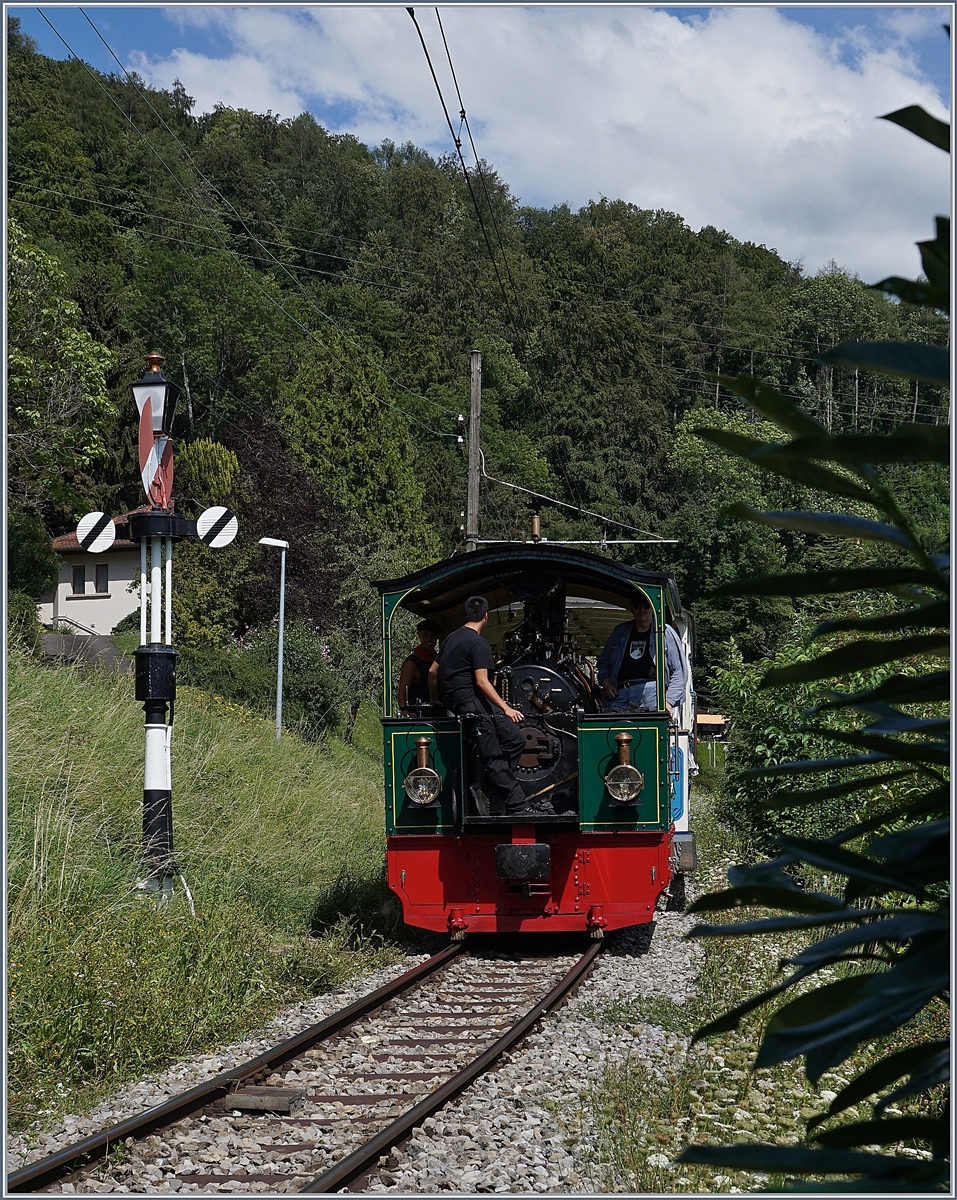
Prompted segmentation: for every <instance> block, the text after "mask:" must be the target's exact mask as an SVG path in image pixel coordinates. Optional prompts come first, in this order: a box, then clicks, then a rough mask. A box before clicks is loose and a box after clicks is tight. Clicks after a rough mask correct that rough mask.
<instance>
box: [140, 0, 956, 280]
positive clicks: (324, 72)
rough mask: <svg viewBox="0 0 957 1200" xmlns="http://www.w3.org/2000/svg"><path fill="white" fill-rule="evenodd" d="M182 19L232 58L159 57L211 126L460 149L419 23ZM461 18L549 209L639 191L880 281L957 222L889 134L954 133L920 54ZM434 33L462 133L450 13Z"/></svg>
mask: <svg viewBox="0 0 957 1200" xmlns="http://www.w3.org/2000/svg"><path fill="white" fill-rule="evenodd" d="M168 11H169V12H170V15H173V14H174V13H175V17H176V19H177V21H178V22H179V24H180V28H181V30H182V32H183V35H184V41H185V42H186V43H187V45H188V43H189V40H190V33H191V31H192V30H193V29H202V30H203V31H204V33H206V34H207V35H208V34H210V33H214V34H215V35H217V36H218V37H220V38H222V39H224V40H225V41H226V42H227V44H228V45H229V46H230V47H231V48H232V53H231V54H230V56H229V57H223V58H220V59H211V58H209V57H203V56H201V55H198V54H195V53H193V52H191V51H190V50H188V49H182V50H177V51H176V52H175V53H174V54H173V55H171V56H170V57H169V58H166V59H162V60H156V59H150V58H148V57H147V56H145V55H140V56H139V57H138V59H137V62H136V64H135V65H136V69H137V70H138V71H139V72H140V73H141V74H142V75H144V77H146V78H147V79H149V80H150V81H151V82H154V83H157V84H162V85H164V86H169V85H170V84H171V83H172V80H173V79H174V78H175V77H177V76H178V77H179V78H180V79H182V81H183V83H184V85H185V86H186V90H187V92H189V93H190V94H191V95H194V96H196V98H197V107H198V109H199V110H201V111H202V110H208V109H209V108H211V107H212V105H213V104H214V103H215V101H216V100H221V101H222V102H224V103H227V104H230V105H236V106H242V107H245V108H251V109H255V110H260V111H262V110H265V109H267V108H271V109H272V110H273V111H278V112H281V113H282V114H283V115H285V116H292V115H295V113H297V112H299V111H301V109H302V108H304V107H308V108H310V109H311V110H312V111H314V112H316V113H317V115H319V117H320V119H323V114H324V113H325V114H326V117H325V120H324V123H328V124H330V125H331V126H332V127H333V128H336V129H337V131H338V132H351V133H354V134H355V135H356V136H358V137H360V138H361V139H363V140H364V141H367V142H369V143H370V144H375V143H377V142H380V141H381V140H382V139H383V138H386V137H389V138H392V139H393V140H395V141H399V142H401V141H405V140H411V141H413V142H415V143H417V144H418V145H422V146H425V147H426V148H428V149H430V150H431V151H432V152H433V153H445V152H447V151H448V150H450V149H451V145H450V140H449V136H448V129H447V127H446V125H445V119H444V116H443V115H442V112H441V109H440V107H439V104H438V98H437V96H436V94H435V88H434V85H433V83H432V80H431V77H430V75H429V72H428V68H427V66H426V63H425V60H424V57H423V55H422V51H421V47H420V46H419V42H418V38H417V36H416V33H415V29H414V27H413V25H412V22H411V21H410V20H409V17H408V15H407V14H406V12H405V10H404V8H401V7H360V6H340V7H317V8H309V9H285V8H276V7H262V8H206V9H201V8H192V7H187V8H179V9H175V10H168ZM940 11H941V10H939V9H938V10H934V12H935V13H936V14H937V16H938V17H939V14H940ZM442 16H443V22H444V25H445V30H446V33H447V35H448V39H449V45H450V48H451V50H452V55H453V60H454V62H455V67H456V72H457V75H458V80H459V84H460V86H461V88H462V92H463V99H464V101H465V104H466V106H467V108H468V112H469V119H470V121H471V124H472V130H473V133H474V134H475V137H476V140H477V143H478V148H479V152H480V153H481V154H482V155H483V157H485V158H486V159H487V160H488V161H489V162H491V163H493V164H494V165H495V166H496V168H497V169H498V170H499V172H500V174H501V176H502V177H503V178H504V179H505V180H507V181H508V182H509V183H510V184H511V186H512V188H513V191H514V192H515V193H516V194H517V195H518V196H520V197H522V198H523V200H524V201H525V202H527V203H533V204H541V205H546V206H548V205H551V204H555V203H560V202H562V201H567V202H568V203H570V204H571V205H572V206H573V207H577V206H578V205H580V204H583V203H585V202H586V201H588V200H589V199H591V198H598V197H599V196H601V195H605V196H608V197H622V198H624V199H626V200H630V201H632V202H633V203H635V204H638V205H640V206H642V207H645V208H666V209H670V210H673V211H676V212H679V213H680V214H681V215H682V216H683V217H684V218H685V219H686V220H687V221H688V222H689V224H691V225H692V226H693V227H694V228H698V227H700V226H702V225H716V226H718V227H719V228H724V229H727V230H728V231H729V232H730V233H732V234H733V235H734V236H735V237H737V238H740V239H742V240H753V241H757V242H764V243H765V244H767V245H770V246H774V247H776V248H777V250H778V251H779V252H780V253H781V254H782V255H783V256H784V257H786V258H788V259H790V260H795V261H796V260H799V259H800V260H802V261H803V262H804V264H805V268H806V269H807V270H810V271H813V270H815V269H817V268H818V267H819V266H820V265H822V264H823V263H825V262H827V261H828V260H830V259H832V258H833V259H836V260H837V261H838V262H839V263H841V264H843V265H845V266H847V267H849V268H850V269H852V270H856V271H858V272H859V273H860V274H861V275H862V277H864V278H866V279H878V278H881V277H883V276H885V275H888V274H913V273H914V272H915V271H917V270H918V269H919V261H918V257H917V252H916V250H915V249H914V247H913V242H914V241H916V240H918V239H920V238H924V237H927V236H928V235H930V234H931V232H932V223H931V218H932V216H933V214H934V213H935V212H941V211H948V210H949V206H950V199H949V191H948V188H949V170H948V164H947V159H946V157H945V155H943V154H942V153H941V152H940V151H938V150H935V149H934V148H933V147H930V146H928V145H927V144H926V143H923V142H920V141H918V140H917V139H916V138H914V137H912V136H911V135H909V134H907V133H905V132H904V131H903V130H901V129H898V128H896V127H894V126H892V125H890V124H889V123H887V122H883V121H878V120H876V119H875V118H876V117H878V116H879V115H880V114H881V113H885V112H889V111H892V110H893V109H895V108H900V107H903V106H904V105H907V104H914V103H919V104H923V105H924V107H925V108H927V109H928V110H929V111H931V112H934V113H935V114H936V115H939V116H941V117H942V118H945V117H946V113H945V112H944V111H943V110H942V108H941V106H940V102H939V100H938V98H937V96H936V94H935V92H934V90H933V88H932V86H931V85H930V84H929V83H928V82H927V81H926V80H923V79H922V78H921V76H920V74H919V72H918V70H917V68H916V67H915V65H914V63H913V61H912V60H911V58H910V55H909V52H908V49H907V46H906V44H904V43H903V42H898V43H897V44H892V45H890V46H888V45H887V44H886V43H885V45H884V46H883V48H881V49H878V48H876V47H875V46H874V45H872V44H871V43H870V42H869V41H868V39H867V35H866V33H865V32H864V31H863V30H861V29H858V30H857V31H856V33H855V44H854V49H855V53H856V62H855V65H854V66H853V67H851V66H848V65H846V64H845V63H842V62H841V59H840V56H839V53H838V46H837V44H836V43H835V42H834V41H833V40H830V39H827V38H824V37H822V36H821V35H819V34H817V33H815V32H814V31H813V30H812V29H810V28H808V27H807V26H805V25H799V24H797V23H796V22H794V21H789V20H788V19H787V14H786V11H785V12H779V11H776V10H774V9H767V8H759V7H750V6H748V7H740V8H723V9H714V10H712V11H711V13H710V14H709V15H708V16H707V17H706V18H699V19H696V20H694V21H692V22H688V21H681V20H679V19H678V18H677V17H675V16H672V15H670V14H668V13H665V12H662V11H659V10H655V9H650V8H639V7H627V6H618V7H607V8H606V7H603V6H593V5H583V6H580V7H558V8H522V7H517V6H503V7H495V8H483V7H466V6H462V7H455V6H450V7H446V8H444V9H443V10H442ZM417 17H418V19H419V21H420V23H421V25H422V28H423V31H424V33H425V36H426V39H427V41H428V43H429V47H430V50H431V52H432V58H433V62H434V63H435V66H436V70H437V72H438V73H439V78H440V82H441V83H442V87H443V90H444V92H445V97H446V102H447V103H448V104H449V107H450V111H451V113H452V115H453V120H455V115H456V111H457V108H458V105H457V102H456V98H455V92H454V89H453V87H452V84H451V80H450V78H449V73H448V64H447V62H446V61H445V54H444V50H443V47H442V42H441V38H440V36H439V33H438V28H437V26H436V23H435V18H434V14H433V10H432V9H426V8H421V9H418V10H417ZM928 19H929V18H928V17H927V16H926V10H924V11H923V12H922V11H920V10H918V11H917V15H915V16H913V17H912V16H909V15H908V14H907V13H906V12H905V13H901V14H900V15H899V18H898V24H897V25H895V26H894V29H895V32H896V33H898V34H899V35H900V36H901V37H915V36H920V35H921V34H922V33H923V30H924V28H925V26H926V22H927V20H928ZM934 19H935V20H936V19H937V18H936V17H935V18H934ZM901 22H903V24H901ZM941 36H943V34H941ZM330 114H331V117H330ZM343 114H345V115H343ZM456 124H457V122H456Z"/></svg>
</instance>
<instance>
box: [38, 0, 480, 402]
mask: <svg viewBox="0 0 957 1200" xmlns="http://www.w3.org/2000/svg"><path fill="white" fill-rule="evenodd" d="M38 11H39V10H38ZM80 12H81V13H83V16H84V17H85V18H86V21H87V23H88V24H89V26H90V28H91V29H92V30H93V32H94V33H95V34H96V36H97V37H98V38H99V39H100V41H101V42H102V43H103V45H104V46H105V47H106V49H107V51H108V52H109V53H110V55H111V56H112V58H113V61H114V62H115V63H116V64H117V66H118V67H119V68H120V70H121V71H122V72H123V74H124V75H125V76H126V78H127V80H128V81H129V83H130V84H131V86H132V87H133V89H134V90H135V91H136V93H137V95H139V96H140V97H141V98H142V99H143V100H144V101H145V102H146V104H147V106H148V107H149V109H150V111H151V112H152V113H153V114H154V115H155V116H156V118H157V120H158V121H160V123H161V124H162V126H163V128H164V129H165V130H166V132H167V133H168V134H169V135H170V137H171V138H172V139H173V141H174V142H175V143H176V145H177V146H179V148H180V150H181V151H182V153H183V154H184V155H185V157H186V160H187V162H188V163H189V164H190V166H191V167H192V168H193V170H194V171H195V172H196V174H197V175H198V176H199V177H200V179H202V180H203V182H204V183H206V184H207V185H208V186H209V187H210V188H212V190H213V191H214V192H215V194H216V195H217V196H218V197H219V198H220V199H221V200H222V201H223V203H224V204H225V205H227V207H228V208H229V209H230V210H231V211H232V212H233V214H234V215H235V217H236V220H237V221H239V223H240V224H241V225H242V227H243V229H244V230H245V231H246V234H247V235H248V237H249V238H250V239H251V240H252V241H254V242H255V243H256V245H258V246H261V248H262V250H263V252H264V253H265V254H266V255H267V256H268V257H269V258H271V259H272V261H273V262H274V263H275V264H276V266H277V267H279V268H280V270H282V271H284V272H285V273H286V274H287V275H288V276H289V278H290V279H291V280H292V281H293V283H294V284H295V285H296V287H297V288H298V289H299V291H300V292H301V294H302V295H303V297H304V299H305V301H306V303H307V304H308V305H309V307H310V308H312V310H313V311H314V312H315V313H316V314H317V316H320V317H322V319H323V320H324V321H327V322H328V323H329V324H330V325H332V327H333V328H334V329H336V330H337V331H338V333H339V335H340V336H341V337H342V338H343V340H344V341H346V342H347V343H348V344H349V345H351V346H353V347H354V348H355V349H357V350H358V351H359V353H360V354H362V355H363V356H364V357H365V358H367V359H368V360H369V361H370V362H373V360H372V359H371V358H370V356H369V354H368V351H367V350H366V349H365V347H364V346H362V345H361V344H360V343H359V342H357V341H355V340H354V339H353V338H351V337H349V335H348V334H347V333H346V331H345V330H344V329H343V328H342V327H341V326H340V325H339V324H338V323H337V322H336V321H335V320H333V318H332V317H330V316H329V314H328V313H326V312H323V311H322V309H321V308H319V307H318V305H316V304H315V303H314V302H313V300H312V299H311V297H310V296H309V295H308V294H307V293H306V292H305V291H304V289H303V287H302V284H301V283H300V282H299V280H298V279H296V277H295V276H294V275H293V274H292V273H291V271H290V270H289V269H288V268H287V267H286V265H285V263H283V262H282V260H281V259H279V258H277V257H276V255H275V254H273V253H272V251H271V250H269V249H268V248H267V247H266V246H265V245H263V244H262V242H260V241H259V239H258V238H257V237H256V235H255V234H253V233H252V232H251V231H250V230H249V227H248V225H247V224H246V222H245V220H244V219H243V217H242V215H241V214H240V213H239V211H238V210H237V209H236V207H235V205H233V204H232V203H231V202H230V201H229V200H228V199H227V198H226V197H225V196H224V195H223V194H222V192H221V191H220V190H219V188H217V187H216V185H215V184H214V183H213V181H212V180H211V179H209V177H208V176H207V175H205V174H204V172H203V171H202V170H201V169H200V167H198V166H197V165H196V162H195V160H194V159H193V157H192V155H191V154H190V153H189V151H188V150H187V149H186V147H185V146H184V145H183V143H182V142H181V141H180V140H179V138H178V137H177V136H176V134H175V132H174V131H173V130H172V129H170V127H169V125H168V124H167V123H166V120H165V119H164V117H163V116H162V115H161V114H160V113H158V112H157V111H156V109H155V108H154V107H153V105H152V104H151V103H150V100H149V97H148V96H146V95H145V94H144V93H143V91H142V89H141V88H139V87H138V86H137V84H136V81H135V80H134V79H133V78H132V77H131V76H130V74H129V72H128V71H127V69H126V68H125V67H124V66H123V64H122V63H121V62H120V60H119V58H117V56H116V54H115V53H114V52H113V49H112V47H111V46H110V45H109V43H108V42H107V40H106V38H104V37H103V35H102V33H100V31H99V30H98V29H97V27H96V26H95V25H94V24H93V22H92V21H91V20H90V18H89V16H88V15H87V13H86V11H85V10H84V9H83V8H80ZM41 15H43V14H42V13H41ZM44 19H46V18H44ZM47 23H48V24H49V22H47ZM51 28H52V26H51ZM54 32H55V31H54ZM57 36H59V34H57ZM61 40H62V39H61ZM64 45H66V43H65V42H64ZM67 48H68V49H69V47H67ZM70 53H71V54H73V51H72V50H71V51H70ZM73 56H74V58H76V55H75V54H74V55H73ZM83 65H84V66H86V64H85V63H84V64H83ZM121 111H122V110H121ZM130 124H133V122H132V121H130ZM144 140H146V139H144ZM149 144H150V143H149V142H147V145H149ZM160 161H162V160H160ZM164 165H165V164H164ZM197 207H198V206H197ZM374 366H375V368H376V369H377V370H378V371H381V373H382V374H383V375H384V376H385V378H386V379H388V380H389V382H390V383H394V384H395V385H396V387H398V388H401V389H402V391H404V392H406V393H407V394H408V395H410V396H415V398H416V399H418V400H425V401H426V403H427V404H432V405H434V406H435V407H436V408H441V409H444V411H445V412H448V413H453V415H457V414H454V412H453V410H452V409H450V408H446V407H445V405H442V404H439V403H438V402H437V401H435V400H432V399H430V398H429V397H428V396H423V395H421V394H420V393H418V392H414V391H413V390H412V389H411V388H409V387H406V385H405V384H404V383H402V382H401V381H400V380H398V379H395V378H394V377H393V376H392V375H390V374H389V372H388V371H387V370H386V369H385V367H383V366H382V364H381V363H374Z"/></svg>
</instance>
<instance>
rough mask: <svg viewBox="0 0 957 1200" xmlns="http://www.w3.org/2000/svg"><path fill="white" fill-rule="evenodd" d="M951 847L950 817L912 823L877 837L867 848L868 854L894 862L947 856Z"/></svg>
mask: <svg viewBox="0 0 957 1200" xmlns="http://www.w3.org/2000/svg"><path fill="white" fill-rule="evenodd" d="M949 848H950V817H943V818H942V819H941V820H939V821H925V822H924V823H923V824H922V825H911V826H910V827H909V828H907V829H898V830H896V831H895V832H894V833H888V834H885V835H884V837H879V838H877V839H875V840H874V841H873V842H871V844H870V845H869V846H868V848H867V852H868V854H876V855H877V857H878V858H885V859H889V860H893V861H894V862H909V861H910V860H911V859H912V858H914V857H921V856H923V855H930V854H938V855H939V854H941V853H942V854H943V856H944V857H945V858H946V857H947V856H948V851H949Z"/></svg>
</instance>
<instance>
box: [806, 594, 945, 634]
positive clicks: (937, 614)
mask: <svg viewBox="0 0 957 1200" xmlns="http://www.w3.org/2000/svg"><path fill="white" fill-rule="evenodd" d="M949 624H950V604H949V602H948V601H947V600H934V601H933V602H932V603H931V604H921V605H920V606H919V607H917V608H908V609H905V610H904V611H903V612H896V613H887V614H886V615H885V616H881V617H841V618H837V619H835V620H833V621H822V622H821V623H820V625H818V626H816V628H815V630H814V632H813V633H812V634H811V638H812V639H814V638H819V637H823V636H824V634H826V633H838V632H840V631H843V630H846V629H861V630H868V631H871V632H873V633H885V632H889V631H891V630H896V629H908V628H911V627H913V626H915V625H916V626H924V627H927V628H931V629H946V628H947V626H948V625H949Z"/></svg>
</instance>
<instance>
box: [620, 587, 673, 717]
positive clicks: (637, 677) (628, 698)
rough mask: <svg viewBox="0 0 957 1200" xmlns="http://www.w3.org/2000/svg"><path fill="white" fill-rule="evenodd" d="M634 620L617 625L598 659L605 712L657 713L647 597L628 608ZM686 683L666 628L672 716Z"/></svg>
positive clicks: (654, 658) (653, 639)
mask: <svg viewBox="0 0 957 1200" xmlns="http://www.w3.org/2000/svg"><path fill="white" fill-rule="evenodd" d="M629 607H630V608H631V615H632V617H633V620H631V621H623V622H622V623H621V624H620V625H616V626H615V628H614V629H613V630H612V632H611V636H610V637H609V639H608V641H607V642H606V643H605V648H604V650H603V651H602V652H601V658H599V660H598V685H599V687H600V688H601V696H602V701H603V704H604V708H605V712H629V711H635V710H639V711H642V712H657V711H660V705H659V703H658V683H657V674H658V672H657V658H658V639H657V638H656V636H655V613H654V609H653V608H652V607H651V602H650V601H649V600H648V598H647V597H646V596H637V597H635V599H634V600H633V601H632V602H631V604H630V605H629ZM687 681H688V668H687V666H686V664H685V656H684V651H683V650H682V648H681V642H680V641H679V640H678V635H677V633H675V631H674V630H673V629H672V628H671V626H670V625H666V626H665V708H666V709H667V711H668V716H669V717H672V718H673V717H674V712H675V707H676V706H677V705H679V704H680V703H681V700H682V698H683V696H684V693H685V685H686V683H687Z"/></svg>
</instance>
